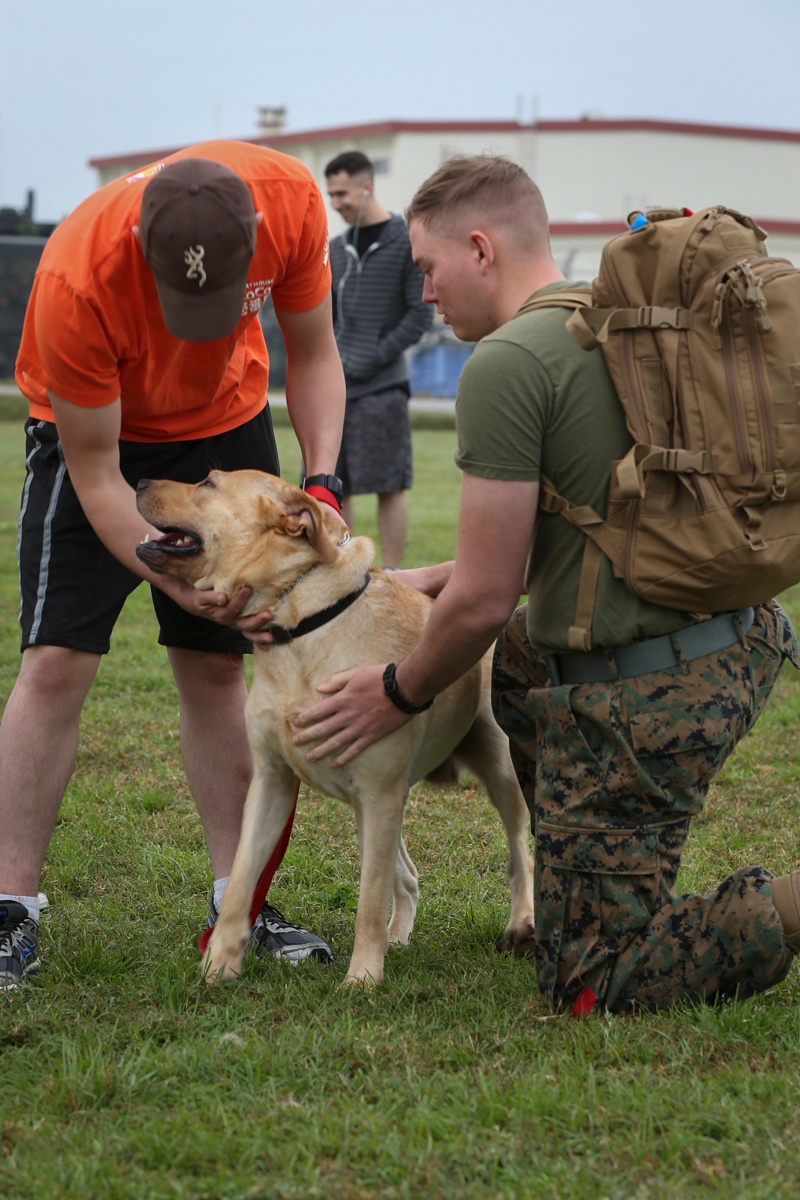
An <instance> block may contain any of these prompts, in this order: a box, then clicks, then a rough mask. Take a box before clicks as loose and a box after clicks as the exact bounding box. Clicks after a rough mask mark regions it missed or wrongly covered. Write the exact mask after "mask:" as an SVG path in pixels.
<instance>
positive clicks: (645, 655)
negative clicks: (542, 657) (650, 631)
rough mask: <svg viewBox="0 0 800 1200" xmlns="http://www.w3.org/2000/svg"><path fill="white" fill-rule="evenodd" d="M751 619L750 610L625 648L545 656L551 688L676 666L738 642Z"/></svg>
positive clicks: (751, 613)
mask: <svg viewBox="0 0 800 1200" xmlns="http://www.w3.org/2000/svg"><path fill="white" fill-rule="evenodd" d="M754 620H755V613H754V611H753V609H752V608H740V609H739V611H738V612H729V613H720V614H719V615H718V616H716V617H711V619H710V620H708V621H698V623H697V624H696V625H689V626H687V628H686V629H677V630H676V631H675V633H669V634H665V635H664V636H663V637H656V638H649V639H648V640H647V641H644V642H631V644H630V645H629V646H609V647H607V648H604V649H599V650H586V651H584V652H583V653H579V654H549V655H548V656H547V659H546V662H547V669H548V671H549V672H550V678H551V679H552V681H553V685H554V686H555V687H559V686H560V685H561V684H564V683H571V684H574V683H610V682H611V681H612V680H614V679H626V678H629V677H630V676H632V675H649V674H650V672H651V671H667V670H669V668H670V667H680V666H681V662H682V661H683V662H691V661H692V660H693V659H695V658H702V656H703V655H704V654H713V653H714V651H715V650H724V649H725V647H726V646H732V645H733V643H734V642H738V641H739V640H740V639H741V638H742V637H743V636H744V635H745V634H746V633H747V631H748V629H749V628H750V626H751V625H752V624H753V621H754Z"/></svg>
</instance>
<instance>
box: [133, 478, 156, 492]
mask: <svg viewBox="0 0 800 1200" xmlns="http://www.w3.org/2000/svg"><path fill="white" fill-rule="evenodd" d="M152 482H153V481H152V479H140V480H139V482H138V483H137V485H136V493H137V495H138V493H139V492H146V491H147V489H148V488H149V487H150V484H151V483H152Z"/></svg>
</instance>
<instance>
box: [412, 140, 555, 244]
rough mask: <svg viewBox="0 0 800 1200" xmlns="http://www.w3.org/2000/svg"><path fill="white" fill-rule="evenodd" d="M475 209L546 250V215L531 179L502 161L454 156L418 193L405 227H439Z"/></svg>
mask: <svg viewBox="0 0 800 1200" xmlns="http://www.w3.org/2000/svg"><path fill="white" fill-rule="evenodd" d="M471 209H475V210H477V211H483V212H486V213H487V214H491V215H492V216H493V218H494V220H495V221H498V222H506V223H508V224H509V225H512V226H514V228H516V229H517V230H518V232H519V233H520V235H521V236H523V237H527V238H528V239H531V238H532V239H533V240H534V241H537V242H539V243H541V244H542V245H543V246H547V245H549V233H548V219H547V209H546V208H545V204H544V198H543V197H542V193H541V192H540V190H539V188H538V187H537V186H536V184H535V183H534V182H533V180H532V179H531V177H530V175H528V173H527V172H526V171H525V170H523V168H522V167H521V166H520V165H519V164H518V163H516V162H514V160H513V159H511V158H508V157H506V156H505V155H490V154H456V155H454V156H453V157H452V158H448V159H447V160H446V162H443V163H442V165H441V166H440V167H437V169H436V170H435V171H434V172H433V174H432V175H430V176H429V177H428V178H427V179H426V180H425V182H424V183H423V184H421V185H420V187H419V188H418V189H417V191H416V193H415V195H414V197H413V199H412V200H411V203H410V204H409V206H408V208H407V209H406V212H405V217H406V221H407V222H408V223H409V224H410V223H411V222H412V221H419V222H420V223H421V224H423V225H426V226H429V227H433V226H438V225H439V224H440V223H441V222H442V221H443V220H444V219H445V218H446V219H452V218H458V217H459V216H460V215H461V214H462V212H465V211H467V210H471Z"/></svg>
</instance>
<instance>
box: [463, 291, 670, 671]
mask: <svg viewBox="0 0 800 1200" xmlns="http://www.w3.org/2000/svg"><path fill="white" fill-rule="evenodd" d="M570 286H582V285H577V284H571V285H570ZM563 287H564V284H563V283H558V284H550V285H548V287H547V288H543V289H542V292H547V291H552V290H559V289H560V288H563ZM538 294H539V293H537V295H538ZM568 316H569V313H568V312H567V311H566V310H565V309H563V308H552V309H544V310H542V309H539V310H537V311H535V312H532V313H525V314H523V315H521V316H517V317H514V318H512V320H510V321H508V322H507V323H506V324H505V325H503V326H502V327H501V328H500V329H498V330H496V331H495V332H494V333H491V334H489V335H488V336H487V337H485V338H483V339H482V340H481V341H480V342H479V343H478V344H477V346H476V347H475V349H474V351H473V353H472V355H471V356H470V358H469V359H468V360H467V362H466V364H465V366H464V368H463V370H462V373H461V378H460V380H459V385H458V396H457V400H456V427H457V431H458V450H457V452H456V456H455V460H456V464H457V466H458V467H460V469H461V470H462V471H465V472H466V473H467V474H469V475H478V476H481V477H484V478H487V479H509V480H536V479H538V478H539V476H540V474H542V475H547V476H548V477H549V478H550V479H551V480H552V482H553V484H554V486H555V488H556V490H557V491H558V492H559V494H560V495H562V496H563V497H564V498H565V499H567V500H569V501H570V502H571V503H573V504H589V505H591V506H592V508H594V509H595V510H596V511H597V512H598V513H600V514H601V515H602V516H605V514H606V511H607V506H608V489H609V480H610V474H611V464H612V463H613V462H614V461H616V460H617V459H620V458H622V457H623V456H624V455H625V453H626V452H627V450H628V449H629V448H630V446H631V444H632V438H631V436H630V434H629V432H628V430H627V427H626V425H625V415H624V413H623V410H622V405H621V404H620V402H619V399H618V398H617V394H616V392H615V390H614V386H613V384H612V382H611V379H610V377H609V375H608V371H607V370H606V366H605V362H604V360H603V356H602V352H601V351H600V350H594V351H588V352H587V351H586V350H582V349H581V348H580V346H579V345H578V344H577V342H576V341H575V340H574V338H573V337H572V336H571V335H570V334H569V333H568V332H567V330H566V329H565V324H566V321H567V318H568ZM585 540H586V539H585V535H584V534H583V533H581V531H580V530H579V529H575V528H574V527H573V526H572V525H570V524H569V522H568V521H566V520H565V518H564V517H561V516H559V515H558V514H555V513H552V514H551V513H545V512H542V511H541V510H540V511H539V515H538V520H537V524H536V532H535V537H534V545H533V548H532V553H531V556H530V565H529V569H528V579H527V588H528V637H529V638H530V640H531V643H532V645H534V646H535V647H536V649H537V650H539V651H541V652H542V653H554V652H556V653H560V652H564V651H566V650H567V649H568V648H569V647H568V643H567V631H568V629H569V627H570V625H572V624H573V622H574V617H575V605H576V600H577V594H578V579H579V575H580V567H581V561H582V559H583V551H584V547H585ZM691 622H692V618H691V617H690V616H688V615H687V614H686V613H679V612H676V611H675V610H673V609H667V608H661V607H658V606H656V605H653V604H649V603H647V602H646V601H643V600H639V599H637V597H636V596H634V595H633V593H632V592H630V591H628V589H627V588H626V587H625V585H624V583H623V582H622V581H621V580H619V579H616V578H615V577H614V574H613V570H612V567H611V563H610V562H609V561H608V559H606V558H604V559H603V561H602V564H601V567H600V577H599V581H598V587H597V596H596V599H595V611H594V617H593V622H592V642H593V645H595V646H620V645H627V644H628V643H629V642H633V641H638V640H640V639H641V638H648V637H655V636H657V635H659V634H663V633H671V632H672V631H673V630H675V629H680V628H682V627H683V626H685V625H688V624H691Z"/></svg>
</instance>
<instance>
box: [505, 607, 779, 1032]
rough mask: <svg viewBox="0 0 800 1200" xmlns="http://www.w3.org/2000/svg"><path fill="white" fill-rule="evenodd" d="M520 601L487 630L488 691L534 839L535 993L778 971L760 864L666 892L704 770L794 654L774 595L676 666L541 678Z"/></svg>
mask: <svg viewBox="0 0 800 1200" xmlns="http://www.w3.org/2000/svg"><path fill="white" fill-rule="evenodd" d="M525 616H526V610H525V607H523V608H520V609H518V610H517V611H516V612H515V613H514V615H513V616H512V617H511V619H510V621H509V622H508V625H507V626H506V629H505V631H504V633H503V635H502V636H501V637H500V639H499V641H498V643H497V648H496V651H495V659H494V671H493V694H492V700H493V707H494V712H495V717H496V719H497V721H498V722H499V724H500V726H501V728H502V729H503V730H504V731H505V732H506V734H507V735H508V738H509V741H510V745H511V752H512V756H513V759H514V765H515V768H516V772H517V775H518V777H519V781H520V785H521V787H522V790H523V792H524V794H525V799H526V801H527V804H528V807H529V809H530V812H531V827H532V830H533V833H534V836H535V839H536V846H535V863H536V875H535V885H534V886H535V931H534V937H533V951H534V959H535V965H536V972H537V978H538V983H539V987H540V990H541V992H542V995H543V997H544V999H545V1001H546V1002H547V1004H548V1005H549V1006H550V1007H551V1008H552V1009H559V1008H561V1007H563V1006H568V1005H572V1004H573V1003H574V1002H575V1001H576V1000H577V999H578V997H579V996H580V997H581V1001H580V1002H579V1003H581V1004H582V1003H583V1000H584V999H585V997H586V996H587V994H588V995H589V996H591V993H594V994H595V996H596V997H597V1000H598V1002H599V1004H601V1005H602V1006H604V1007H605V1008H606V1009H608V1010H610V1011H614V1012H624V1011H629V1010H632V1009H634V1008H637V1007H641V1008H646V1009H658V1008H662V1007H666V1006H669V1005H672V1004H676V1003H679V1002H681V1001H686V1000H695V1001H697V1000H712V999H713V998H714V997H718V996H719V997H727V996H733V995H738V996H740V997H745V996H750V995H753V994H755V993H756V992H760V991H763V990H764V989H765V988H768V987H770V986H771V985H772V984H775V983H778V982H779V981H780V980H782V979H783V978H784V977H785V975H786V974H787V972H788V970H789V965H790V963H791V957H792V956H791V954H790V952H789V950H788V949H787V947H786V942H785V939H784V936H783V927H782V925H781V921H780V918H779V916H778V914H777V912H776V910H775V906H774V904H773V901H772V888H771V883H770V881H771V879H772V875H771V874H770V872H769V871H767V870H765V869H763V868H762V867H757V866H751V867H748V868H746V869H743V870H740V871H737V872H736V873H735V874H734V875H731V876H730V877H729V878H728V879H725V880H724V881H723V882H722V883H721V884H720V885H719V887H717V888H715V889H714V891H712V892H709V893H707V894H705V895H677V894H676V891H675V882H676V877H677V873H678V867H679V866H680V862H681V855H682V853H683V848H684V844H685V841H686V836H687V833H688V830H689V822H690V820H691V818H692V817H693V816H696V815H697V814H698V813H700V812H701V811H702V809H703V807H704V804H705V800H706V795H707V792H708V787H709V784H710V782H711V780H712V778H713V777H714V775H715V774H716V772H717V771H718V770H719V769H720V767H721V766H722V764H723V763H724V761H725V759H726V758H727V757H728V755H729V754H730V753H731V751H732V750H733V749H734V747H735V746H736V743H737V742H738V741H739V739H740V738H741V737H742V736H743V735H744V734H745V733H746V732H747V731H748V730H749V729H750V728H751V726H752V725H753V723H754V722H755V720H756V718H757V717H758V716H759V714H760V712H761V710H762V709H763V707H764V704H765V703H766V700H767V697H768V696H769V693H770V691H771V689H772V686H773V684H774V683H775V680H776V678H777V676H778V672H779V671H780V668H781V666H782V664H783V661H784V659H785V658H789V659H790V660H791V661H792V662H793V663H794V665H795V666H798V665H800V659H798V646H797V642H796V640H795V637H794V633H793V631H792V628H791V625H790V623H789V620H788V618H787V617H786V616H785V614H784V613H783V610H782V609H781V608H780V607H779V605H777V604H775V603H771V604H769V605H765V606H762V607H760V608H757V609H756V610H755V620H754V623H753V625H752V627H751V628H750V630H749V631H748V632H747V634H746V635H744V636H743V637H742V638H740V640H739V641H738V642H736V643H734V644H733V645H731V646H727V647H726V648H725V649H724V650H720V651H717V652H714V653H712V654H707V655H705V656H703V657H701V658H697V659H694V660H693V661H691V662H689V663H684V664H683V665H682V667H675V668H671V669H669V670H664V671H659V672H652V673H650V674H647V675H640V676H637V677H631V678H623V679H615V680H613V681H612V682H609V683H590V684H579V685H566V686H553V684H552V681H551V679H550V677H549V675H548V670H547V665H546V662H545V660H544V658H543V657H542V656H541V655H540V654H538V653H537V651H535V650H534V649H533V647H532V646H531V644H530V642H529V641H528V639H527V634H526V629H525ZM585 989H590V992H589V993H587V992H586V990H585Z"/></svg>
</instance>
